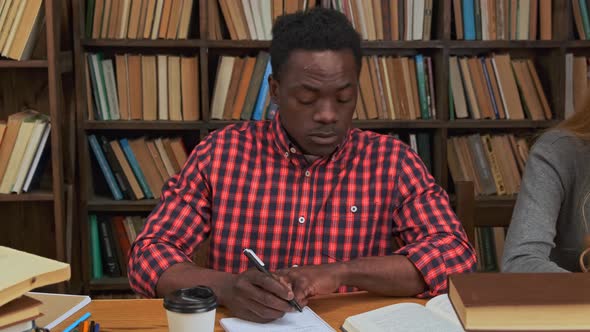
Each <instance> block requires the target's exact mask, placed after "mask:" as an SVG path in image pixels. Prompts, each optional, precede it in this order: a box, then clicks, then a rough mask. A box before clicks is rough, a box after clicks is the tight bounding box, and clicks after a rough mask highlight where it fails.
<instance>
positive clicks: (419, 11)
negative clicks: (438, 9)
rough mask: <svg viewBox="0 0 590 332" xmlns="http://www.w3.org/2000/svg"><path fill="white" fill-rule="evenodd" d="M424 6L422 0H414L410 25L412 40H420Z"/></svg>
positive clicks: (422, 30) (422, 29)
mask: <svg viewBox="0 0 590 332" xmlns="http://www.w3.org/2000/svg"><path fill="white" fill-rule="evenodd" d="M424 6H425V4H424V0H414V9H413V11H414V13H413V14H414V15H413V16H414V18H413V27H412V35H413V38H412V39H413V40H422V35H423V33H424Z"/></svg>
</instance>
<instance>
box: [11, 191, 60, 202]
mask: <svg viewBox="0 0 590 332" xmlns="http://www.w3.org/2000/svg"><path fill="white" fill-rule="evenodd" d="M54 198H55V197H54V195H53V192H51V191H44V190H39V191H33V192H29V193H22V194H0V202H52V201H53V199H54Z"/></svg>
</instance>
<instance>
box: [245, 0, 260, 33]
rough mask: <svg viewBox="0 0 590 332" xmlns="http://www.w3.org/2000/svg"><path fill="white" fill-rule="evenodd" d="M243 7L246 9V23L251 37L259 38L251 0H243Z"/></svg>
mask: <svg viewBox="0 0 590 332" xmlns="http://www.w3.org/2000/svg"><path fill="white" fill-rule="evenodd" d="M242 9H243V10H244V16H246V25H247V28H248V33H250V39H252V40H259V39H260V38H259V36H258V34H257V33H256V25H255V24H254V17H252V6H250V1H249V0H242Z"/></svg>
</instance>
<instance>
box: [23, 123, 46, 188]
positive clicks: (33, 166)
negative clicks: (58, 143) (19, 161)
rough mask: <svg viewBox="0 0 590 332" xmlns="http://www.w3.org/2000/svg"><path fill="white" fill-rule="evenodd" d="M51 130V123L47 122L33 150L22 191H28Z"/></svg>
mask: <svg viewBox="0 0 590 332" xmlns="http://www.w3.org/2000/svg"><path fill="white" fill-rule="evenodd" d="M50 132H51V123H47V126H46V127H45V131H44V132H43V137H42V138H41V142H40V143H39V146H38V147H37V151H36V152H35V158H34V159H33V163H32V164H31V169H30V170H29V172H28V173H27V178H26V179H25V183H24V185H23V191H24V192H27V191H29V189H30V187H31V181H32V180H33V176H34V175H35V171H36V170H37V167H39V161H40V160H41V156H42V155H43V150H44V149H45V145H47V140H48V138H49V133H50Z"/></svg>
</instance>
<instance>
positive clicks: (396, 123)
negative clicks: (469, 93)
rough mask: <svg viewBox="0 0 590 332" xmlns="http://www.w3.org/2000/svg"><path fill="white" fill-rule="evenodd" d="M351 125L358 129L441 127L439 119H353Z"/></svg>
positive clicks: (441, 122)
mask: <svg viewBox="0 0 590 332" xmlns="http://www.w3.org/2000/svg"><path fill="white" fill-rule="evenodd" d="M352 125H353V126H354V127H355V128H360V129H423V128H442V127H444V125H445V123H444V122H443V121H441V120H353V121H352Z"/></svg>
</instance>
